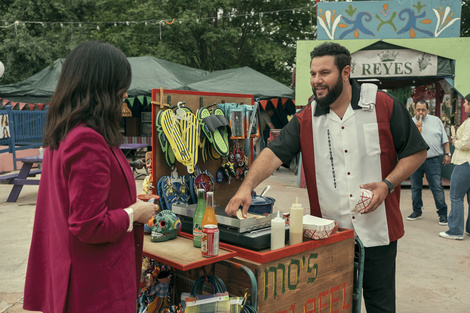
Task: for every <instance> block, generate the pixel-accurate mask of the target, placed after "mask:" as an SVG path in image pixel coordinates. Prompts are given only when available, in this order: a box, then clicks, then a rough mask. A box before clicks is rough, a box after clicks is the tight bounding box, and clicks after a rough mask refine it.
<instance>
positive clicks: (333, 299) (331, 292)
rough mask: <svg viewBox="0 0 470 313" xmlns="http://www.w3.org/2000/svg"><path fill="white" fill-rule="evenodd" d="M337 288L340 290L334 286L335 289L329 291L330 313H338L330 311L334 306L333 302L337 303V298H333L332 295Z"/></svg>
mask: <svg viewBox="0 0 470 313" xmlns="http://www.w3.org/2000/svg"><path fill="white" fill-rule="evenodd" d="M339 288H340V286H336V287H333V288H331V289H330V313H338V312H339V310H334V311H331V310H332V309H333V307H334V306H335V302H338V301H339V297H336V298H333V293H334V292H335V291H338V290H339Z"/></svg>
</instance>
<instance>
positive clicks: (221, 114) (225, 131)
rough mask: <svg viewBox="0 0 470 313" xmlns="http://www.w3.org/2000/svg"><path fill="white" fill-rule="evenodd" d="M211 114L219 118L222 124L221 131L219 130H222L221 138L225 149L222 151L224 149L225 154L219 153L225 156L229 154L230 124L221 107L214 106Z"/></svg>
mask: <svg viewBox="0 0 470 313" xmlns="http://www.w3.org/2000/svg"><path fill="white" fill-rule="evenodd" d="M212 114H213V115H215V116H216V117H217V118H218V119H219V121H220V123H221V125H222V126H224V128H223V131H221V132H222V139H223V141H224V143H225V146H226V147H227V149H226V150H224V151H226V154H222V153H219V154H220V156H222V157H226V156H228V154H229V142H228V140H229V138H230V124H229V121H228V119H227V118H226V117H225V115H224V111H223V110H222V109H219V108H216V109H214V110H213V111H212Z"/></svg>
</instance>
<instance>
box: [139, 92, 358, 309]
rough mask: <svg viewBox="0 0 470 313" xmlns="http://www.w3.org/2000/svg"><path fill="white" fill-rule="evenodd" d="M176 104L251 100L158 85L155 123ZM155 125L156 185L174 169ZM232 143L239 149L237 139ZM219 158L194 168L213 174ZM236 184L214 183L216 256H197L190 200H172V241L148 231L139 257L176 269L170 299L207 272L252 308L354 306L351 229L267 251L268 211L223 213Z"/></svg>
mask: <svg viewBox="0 0 470 313" xmlns="http://www.w3.org/2000/svg"><path fill="white" fill-rule="evenodd" d="M178 102H185V105H186V106H187V107H189V108H190V109H191V110H192V111H193V112H196V110H197V109H198V108H200V107H202V106H208V105H211V104H213V103H229V102H235V103H245V104H253V97H252V96H250V95H236V94H220V93H217V94H214V93H201V92H189V91H174V90H163V89H160V90H158V89H155V90H153V92H152V119H153V123H155V119H156V117H157V114H158V111H160V110H165V109H169V107H172V106H173V105H174V104H176V103H178ZM172 104H173V105H172ZM165 105H166V106H165ZM152 128H153V134H152V154H153V167H152V176H153V177H152V178H153V184H154V186H157V182H158V181H159V179H160V178H161V177H162V176H165V175H171V169H170V168H169V167H168V166H167V164H166V163H165V160H164V158H163V157H162V155H163V151H162V150H161V147H160V144H159V142H158V136H157V134H156V133H155V126H154V125H153V127H152ZM235 145H237V146H239V147H240V146H241V143H240V141H238V142H237V143H235ZM251 147H252V146H251ZM223 162H224V160H223V159H216V160H214V159H208V160H207V161H206V162H204V163H203V162H201V161H199V162H198V166H199V167H200V169H201V170H208V171H213V172H214V173H215V172H216V171H217V170H218V169H219V168H220V166H221V165H222V163H223ZM175 167H176V168H177V169H178V172H179V173H183V172H184V171H185V170H186V169H187V168H186V166H183V165H182V164H178V162H176V164H175ZM240 184H241V181H240V180H236V179H233V180H232V181H231V182H230V184H227V183H217V182H215V186H214V189H215V199H216V204H218V206H216V215H217V220H218V222H219V229H220V240H221V242H220V253H219V255H218V256H217V257H213V258H205V257H202V256H201V253H200V249H198V248H194V247H193V245H192V239H191V238H192V234H191V233H192V215H193V214H194V210H195V204H186V205H184V204H183V205H181V204H179V205H173V206H172V210H173V213H176V214H177V215H178V216H179V218H180V219H181V222H182V232H181V233H180V235H179V236H178V237H177V238H176V239H175V240H171V241H168V242H164V243H154V242H151V241H150V239H149V238H148V237H149V236H146V238H145V241H144V255H145V256H147V257H149V258H152V259H155V260H157V261H159V262H161V263H164V264H168V265H170V266H171V267H172V268H173V269H174V270H175V272H176V275H175V281H174V285H175V289H176V290H177V292H176V293H177V295H176V297H175V298H176V299H175V300H176V301H178V302H179V301H181V299H179V297H178V295H180V294H181V292H190V291H191V289H192V287H193V285H194V283H195V281H196V280H197V278H198V277H204V276H205V277H206V280H207V277H208V275H210V274H211V275H215V276H217V277H218V278H220V280H221V281H223V282H224V284H225V287H226V289H227V290H228V291H229V293H230V294H231V295H235V296H239V297H243V296H247V298H248V302H247V303H249V304H250V305H251V306H252V308H253V309H254V310H256V311H257V312H286V313H287V312H293V313H294V312H359V311H360V299H361V293H360V291H361V289H362V286H361V283H360V282H361V279H360V276H361V275H358V274H361V271H362V265H361V264H362V263H361V259H360V258H361V254H360V253H359V260H357V256H358V254H357V252H356V251H355V238H354V232H353V231H352V230H349V229H339V230H338V231H337V232H336V233H334V234H332V235H331V236H330V237H328V238H327V239H323V240H307V239H304V241H303V242H302V243H300V244H297V245H293V246H289V245H288V244H286V246H285V247H284V248H281V249H278V250H274V251H271V250H270V248H269V239H270V228H269V222H270V219H271V218H272V216H270V215H269V214H267V215H266V217H265V218H261V219H260V220H259V221H256V222H250V221H249V219H247V220H238V219H237V218H236V217H229V216H227V215H226V214H225V213H224V210H223V208H224V207H225V205H226V204H227V203H228V201H229V199H230V197H231V196H233V194H235V192H236V191H237V189H238V187H239V186H240ZM286 239H288V227H287V228H286ZM286 242H288V241H286ZM266 243H268V244H266ZM359 252H360V251H359ZM362 255H363V253H362ZM355 256H356V260H355ZM240 272H243V273H244V274H240ZM208 273H210V274H208ZM207 292H208V293H210V292H211V290H210V289H208V290H207Z"/></svg>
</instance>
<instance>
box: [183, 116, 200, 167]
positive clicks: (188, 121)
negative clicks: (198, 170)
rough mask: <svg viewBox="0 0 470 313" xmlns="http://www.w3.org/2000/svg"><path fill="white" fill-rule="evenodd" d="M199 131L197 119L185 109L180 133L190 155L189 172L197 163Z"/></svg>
mask: <svg viewBox="0 0 470 313" xmlns="http://www.w3.org/2000/svg"><path fill="white" fill-rule="evenodd" d="M200 132H201V128H200V124H199V121H198V119H197V118H196V116H195V115H194V114H193V113H192V112H191V111H187V112H186V113H185V114H184V119H182V120H181V133H182V135H183V142H184V143H185V145H186V148H187V149H188V153H189V156H190V164H188V165H187V166H188V173H190V174H191V173H193V172H194V165H196V164H197V158H198V151H199V149H198V148H199V140H200Z"/></svg>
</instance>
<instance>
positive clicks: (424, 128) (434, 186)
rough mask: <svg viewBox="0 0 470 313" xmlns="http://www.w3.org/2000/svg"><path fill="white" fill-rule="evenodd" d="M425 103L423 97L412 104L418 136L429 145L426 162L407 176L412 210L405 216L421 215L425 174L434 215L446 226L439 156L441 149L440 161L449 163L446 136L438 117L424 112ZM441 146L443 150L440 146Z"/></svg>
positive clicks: (445, 163) (414, 217)
mask: <svg viewBox="0 0 470 313" xmlns="http://www.w3.org/2000/svg"><path fill="white" fill-rule="evenodd" d="M428 112H429V105H428V103H427V102H426V101H425V100H418V101H417V102H416V106H415V115H416V116H415V117H413V121H414V122H415V123H416V126H417V127H418V129H419V130H420V131H421V135H422V136H423V138H424V140H425V141H426V143H427V144H428V146H429V150H428V157H427V159H426V161H425V162H424V163H423V164H422V165H421V166H420V167H419V168H418V169H417V170H416V172H414V173H413V174H412V175H411V176H410V181H411V200H412V202H413V213H411V215H410V216H408V217H407V218H406V219H407V220H409V221H415V220H417V219H420V218H421V215H422V214H423V212H422V210H421V209H422V207H423V200H422V189H423V176H424V174H425V173H426V180H427V181H428V183H429V188H430V189H431V191H432V195H433V197H434V203H435V205H436V209H437V214H438V215H439V225H443V226H445V225H447V204H446V201H445V195H444V188H442V181H441V164H440V156H441V155H442V153H443V152H445V155H444V160H443V162H442V163H443V164H444V165H447V164H449V163H450V159H451V158H450V156H451V154H450V148H449V139H448V138H447V134H446V131H445V129H444V126H443V125H442V122H441V120H440V119H439V118H438V117H436V116H433V115H428ZM443 148H444V149H443Z"/></svg>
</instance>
